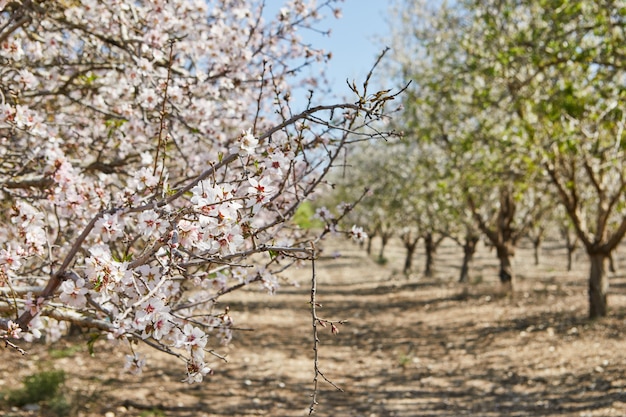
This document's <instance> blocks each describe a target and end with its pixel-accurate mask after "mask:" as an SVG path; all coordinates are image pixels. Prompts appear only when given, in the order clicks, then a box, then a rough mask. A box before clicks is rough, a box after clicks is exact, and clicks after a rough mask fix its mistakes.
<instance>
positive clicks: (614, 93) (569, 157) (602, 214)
mask: <svg viewBox="0 0 626 417" xmlns="http://www.w3.org/2000/svg"><path fill="white" fill-rule="evenodd" d="M441 10H442V11H441V12H437V13H435V14H433V15H432V16H433V19H431V20H429V21H430V22H434V23H431V26H432V27H434V28H435V29H440V28H444V27H446V28H447V29H448V32H449V33H448V32H445V31H442V30H438V31H436V34H431V36H429V37H428V42H426V44H427V47H428V50H429V51H432V52H433V54H434V56H433V58H432V61H433V63H435V64H436V65H435V68H436V69H437V71H439V72H440V73H445V74H448V76H447V78H446V77H445V76H443V75H442V76H440V77H439V79H437V78H432V79H430V81H431V82H432V81H439V82H441V81H442V78H445V80H444V81H446V82H445V83H444V84H443V85H445V86H446V88H444V89H443V90H442V89H439V94H440V96H441V97H444V98H445V99H446V100H447V97H448V95H451V96H453V97H454V100H452V102H453V103H454V106H453V107H454V108H455V109H456V111H457V112H461V114H463V115H464V116H463V117H461V118H460V119H463V120H465V121H469V123H470V125H471V126H473V127H474V128H475V129H474V135H473V136H474V140H479V139H480V138H481V137H482V135H483V134H485V133H486V132H488V133H494V132H498V131H499V132H501V134H500V140H499V141H498V142H493V146H494V149H496V150H498V151H499V152H503V151H507V150H508V151H509V152H515V153H517V154H518V155H520V157H519V158H518V159H517V161H524V160H526V164H525V165H526V168H533V169H534V171H532V172H533V173H534V174H535V175H536V176H537V178H539V174H541V181H544V182H546V183H548V184H550V185H551V186H552V187H553V188H554V189H555V190H556V192H557V195H558V200H559V202H560V203H561V204H562V205H563V207H564V208H565V211H566V212H567V215H568V216H569V217H570V219H571V221H572V226H573V227H574V229H575V230H576V234H577V237H578V239H579V240H580V242H581V243H582V245H583V246H584V247H585V250H586V252H587V254H588V256H589V259H590V263H591V268H590V273H589V316H590V317H598V316H605V315H606V314H607V311H608V310H607V308H608V304H607V292H608V276H607V273H606V271H605V263H606V259H607V258H610V256H611V254H612V252H613V251H614V250H615V248H616V247H617V245H618V244H619V243H620V242H621V240H622V239H623V237H624V234H626V212H625V211H624V207H626V205H625V204H624V199H625V198H626V197H625V195H624V189H625V187H626V181H625V180H624V178H625V177H626V175H625V174H626V172H624V166H623V163H622V162H623V159H624V146H623V143H624V129H623V128H624V111H623V106H624V87H623V84H624V83H623V80H624V79H625V75H626V74H625V71H624V70H625V68H624V64H623V63H624V57H625V56H626V50H625V46H624V39H625V37H626V36H625V32H626V30H625V29H626V27H625V26H626V22H625V20H624V13H625V10H626V5H624V3H623V2H621V1H611V0H604V1H597V2H587V1H565V0H563V1H560V0H557V1H524V2H517V1H512V0H511V1H508V0H505V1H495V0H494V1H472V0H468V1H461V2H457V3H455V4H454V5H452V6H450V7H443V8H442V9H441ZM439 51H447V52H439ZM442 55H444V56H443V58H445V59H444V60H441V59H440V57H441V56H442ZM443 63H447V64H448V65H447V66H444V65H443ZM431 85H432V84H431ZM447 86H456V87H457V88H454V89H451V90H448V89H447ZM460 86H462V88H458V87H460ZM463 89H466V90H467V93H466V94H459V93H462V90H463ZM449 91H452V94H450V92H449ZM461 97H463V98H461ZM459 104H460V105H459ZM458 119H459V118H457V119H455V120H458ZM502 160H504V161H506V166H509V167H512V168H514V169H515V170H516V171H517V173H518V174H523V175H524V176H525V177H527V176H528V174H527V171H526V170H522V171H520V170H519V168H520V167H521V166H520V165H517V166H516V164H515V163H513V162H515V161H516V160H515V159H510V158H502ZM497 175H498V176H501V175H502V172H498V171H497ZM529 180H530V178H526V179H525V182H527V183H529Z"/></svg>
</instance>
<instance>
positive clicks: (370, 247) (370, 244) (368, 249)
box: [365, 236, 374, 255]
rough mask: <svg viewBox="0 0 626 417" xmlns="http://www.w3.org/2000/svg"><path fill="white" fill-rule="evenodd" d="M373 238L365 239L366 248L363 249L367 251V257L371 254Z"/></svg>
mask: <svg viewBox="0 0 626 417" xmlns="http://www.w3.org/2000/svg"><path fill="white" fill-rule="evenodd" d="M373 238H374V236H368V237H367V248H366V249H365V250H366V251H367V254H368V255H371V254H372V239H373Z"/></svg>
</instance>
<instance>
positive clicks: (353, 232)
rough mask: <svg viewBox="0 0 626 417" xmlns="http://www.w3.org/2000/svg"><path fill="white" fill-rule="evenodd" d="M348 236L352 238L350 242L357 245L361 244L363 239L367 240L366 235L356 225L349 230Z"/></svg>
mask: <svg viewBox="0 0 626 417" xmlns="http://www.w3.org/2000/svg"><path fill="white" fill-rule="evenodd" d="M348 235H349V236H350V237H351V238H352V240H354V241H355V242H357V243H361V242H363V241H364V240H365V239H367V233H365V232H364V231H363V228H362V227H359V226H357V225H353V226H352V229H350V232H348Z"/></svg>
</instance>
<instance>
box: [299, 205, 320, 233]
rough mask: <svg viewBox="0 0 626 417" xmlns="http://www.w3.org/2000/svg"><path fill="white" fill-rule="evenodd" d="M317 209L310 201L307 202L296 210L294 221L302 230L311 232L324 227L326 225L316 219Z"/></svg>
mask: <svg viewBox="0 0 626 417" xmlns="http://www.w3.org/2000/svg"><path fill="white" fill-rule="evenodd" d="M314 214H315V209H314V208H313V204H311V202H310V201H305V202H303V203H302V204H300V206H299V207H298V209H297V210H296V213H295V215H294V216H293V221H294V223H295V224H297V225H298V227H300V228H301V229H305V230H309V229H316V228H321V227H324V223H322V222H321V221H320V220H317V219H314V218H313V215H314Z"/></svg>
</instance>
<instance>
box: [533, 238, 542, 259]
mask: <svg viewBox="0 0 626 417" xmlns="http://www.w3.org/2000/svg"><path fill="white" fill-rule="evenodd" d="M541 240H542V239H541V238H540V237H538V238H535V239H533V250H534V252H533V255H534V257H535V265H539V252H540V251H541Z"/></svg>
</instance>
